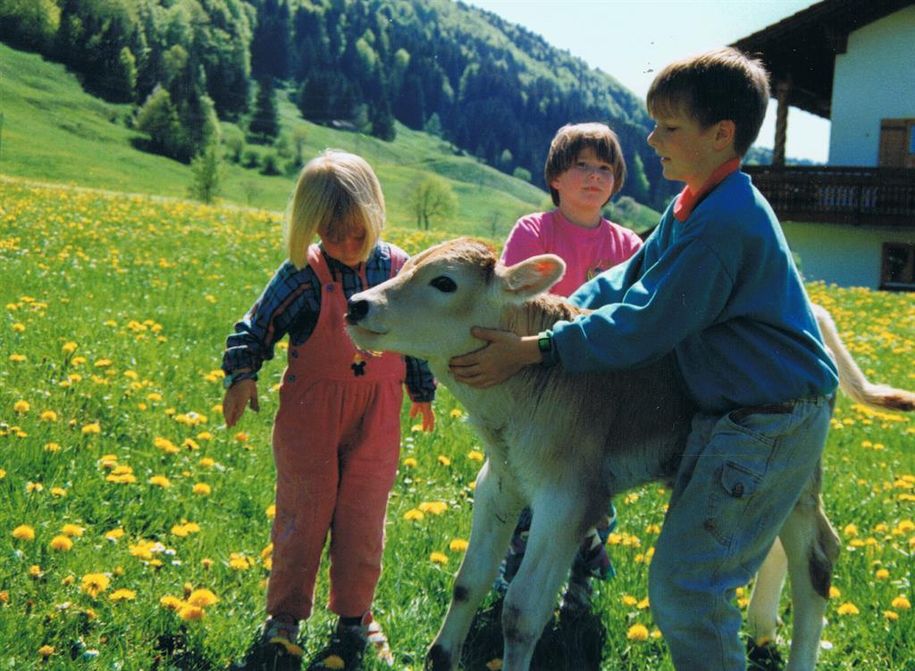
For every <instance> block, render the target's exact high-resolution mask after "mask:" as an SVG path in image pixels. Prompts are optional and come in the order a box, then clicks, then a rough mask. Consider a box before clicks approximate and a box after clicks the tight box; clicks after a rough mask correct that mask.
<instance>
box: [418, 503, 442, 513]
mask: <svg viewBox="0 0 915 671" xmlns="http://www.w3.org/2000/svg"><path fill="white" fill-rule="evenodd" d="M419 509H420V510H421V511H422V512H424V513H431V514H433V515H441V514H442V513H444V512H445V511H446V510H447V509H448V504H447V503H445V502H444V501H424V502H423V503H420V504H419Z"/></svg>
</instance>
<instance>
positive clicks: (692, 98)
mask: <svg viewBox="0 0 915 671" xmlns="http://www.w3.org/2000/svg"><path fill="white" fill-rule="evenodd" d="M646 103H647V107H648V113H649V114H651V115H652V117H655V118H657V117H659V116H661V117H663V116H676V115H677V114H681V113H682V114H684V115H685V116H688V117H691V118H692V119H694V120H695V121H696V122H698V123H699V125H700V126H702V127H703V128H708V127H709V126H711V125H712V124H716V123H718V122H719V121H733V122H734V128H735V131H734V151H736V152H737V154H738V155H740V156H743V155H744V154H746V153H747V150H748V149H749V148H750V145H752V144H753V141H754V140H756V136H757V135H758V134H759V129H760V127H761V126H762V123H763V120H764V119H765V116H766V109H767V108H768V105H769V73H768V72H766V67H765V65H763V63H762V62H761V61H760V60H758V59H755V58H751V57H749V56H747V55H746V54H744V53H742V52H741V51H738V50H737V49H734V48H733V47H724V48H721V49H715V50H714V51H708V52H706V53H703V54H698V55H696V56H691V57H689V58H684V59H682V60H679V61H675V62H674V63H671V64H670V65H668V66H667V67H665V68H664V69H663V70H661V72H659V73H658V75H657V76H656V77H655V78H654V81H653V82H652V83H651V87H649V89H648V95H647V96H646Z"/></svg>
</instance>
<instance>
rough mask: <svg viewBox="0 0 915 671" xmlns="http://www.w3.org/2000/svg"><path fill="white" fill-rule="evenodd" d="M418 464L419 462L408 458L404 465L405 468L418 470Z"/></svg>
mask: <svg viewBox="0 0 915 671" xmlns="http://www.w3.org/2000/svg"><path fill="white" fill-rule="evenodd" d="M418 464H419V462H418V461H416V459H415V458H413V457H407V458H406V459H404V460H403V465H404V467H405V468H416V466H417V465H418Z"/></svg>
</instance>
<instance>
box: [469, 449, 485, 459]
mask: <svg viewBox="0 0 915 671" xmlns="http://www.w3.org/2000/svg"><path fill="white" fill-rule="evenodd" d="M467 458H468V459H470V460H471V461H483V460H485V459H486V455H485V454H483V453H482V452H481V451H480V450H470V452H468V453H467Z"/></svg>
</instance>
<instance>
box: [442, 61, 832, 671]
mask: <svg viewBox="0 0 915 671" xmlns="http://www.w3.org/2000/svg"><path fill="white" fill-rule="evenodd" d="M768 99H769V81H768V75H767V73H766V71H765V69H764V67H763V66H762V64H761V63H759V62H758V61H755V60H751V59H749V58H747V57H746V56H744V55H743V54H741V53H740V52H738V51H736V50H734V49H730V48H726V49H720V50H716V51H713V52H709V53H706V54H701V55H699V56H695V57H692V58H688V59H685V60H683V61H678V62H675V63H672V64H671V65H669V66H667V67H666V68H665V69H664V70H663V71H661V73H659V74H658V76H657V77H656V78H655V80H654V82H653V83H652V86H651V88H650V89H649V91H648V97H647V103H648V110H649V113H650V114H651V116H652V118H653V119H654V120H655V123H656V125H655V128H654V130H653V131H652V132H651V134H650V135H649V136H648V144H649V145H650V146H651V147H652V148H653V149H654V150H655V152H656V153H657V154H658V157H659V158H660V160H661V165H662V168H663V173H664V176H665V177H666V178H667V179H672V180H677V181H682V182H684V183H685V187H684V189H683V191H682V192H681V193H680V194H679V196H677V198H675V199H674V200H673V201H672V202H671V205H670V206H669V207H668V208H667V211H666V212H665V213H664V214H663V215H662V217H661V221H660V223H659V225H658V227H657V229H656V230H655V231H654V233H653V234H652V235H651V237H649V239H648V240H647V241H646V243H645V245H644V246H643V247H642V248H641V249H640V250H639V251H638V252H637V253H636V254H635V255H634V256H633V257H631V258H630V259H629V260H628V261H626V262H624V263H622V264H621V265H619V266H616V267H615V268H612V269H611V270H608V271H606V272H605V273H603V274H601V275H599V276H598V277H596V278H594V279H593V280H591V281H590V282H588V283H586V284H585V285H584V286H582V287H581V288H580V289H579V290H578V291H577V292H576V293H574V294H573V295H572V296H571V297H570V298H571V300H572V301H573V302H574V303H576V304H577V305H580V306H582V307H586V308H591V309H593V310H594V312H592V313H590V314H589V315H587V316H584V317H581V318H578V319H575V320H574V321H570V322H559V323H557V324H555V325H554V327H553V329H552V330H551V331H545V332H543V333H541V334H539V335H538V336H528V337H518V336H516V335H514V334H512V333H506V332H503V331H493V330H487V329H474V331H473V334H474V335H475V336H477V337H478V338H480V339H482V340H485V341H487V342H488V344H487V346H486V347H484V348H483V349H481V350H477V351H476V352H473V353H470V354H467V355H464V356H461V357H456V358H455V359H453V360H452V362H451V364H452V371H453V373H454V375H455V377H456V378H457V379H458V380H459V381H462V382H465V383H467V384H470V385H472V386H477V387H487V386H491V385H494V384H498V383H499V382H501V381H503V380H505V379H507V378H508V377H510V376H511V375H513V374H514V373H516V372H517V371H518V370H520V369H521V368H522V367H523V366H525V365H531V364H541V365H554V364H555V365H561V366H563V367H565V368H566V370H568V371H570V372H576V371H581V372H584V371H599V370H615V369H623V368H630V367H637V366H640V365H643V364H645V363H648V362H650V361H653V360H655V359H658V358H659V357H661V356H664V355H665V354H668V353H670V352H673V353H674V355H675V357H676V361H677V364H678V368H679V370H680V372H681V374H682V377H683V382H684V384H685V386H686V389H688V391H689V393H690V395H691V396H692V398H693V400H694V401H695V402H696V405H697V406H698V408H699V412H698V413H697V415H696V417H695V419H694V421H693V425H692V428H691V432H690V437H689V440H688V442H687V445H686V449H685V453H684V456H683V461H682V463H681V465H680V468H679V471H678V474H677V478H676V481H675V483H674V490H673V493H672V495H671V500H670V505H669V508H668V512H667V517H666V519H665V522H664V526H663V530H662V532H661V535H660V537H659V538H658V542H657V545H656V547H655V555H654V558H653V560H652V563H651V568H650V574H649V585H650V586H649V596H650V600H651V609H652V613H653V616H654V619H655V621H656V623H657V625H658V627H659V628H660V629H661V632H662V633H663V635H664V638H665V640H666V641H667V643H668V646H669V648H670V651H671V656H672V658H673V661H674V665H675V666H676V668H677V669H680V670H688V669H690V670H691V669H703V670H706V671H713V670H722V671H723V670H727V671H732V670H736V669H744V668H745V665H746V662H745V658H744V650H743V646H742V645H741V642H740V638H739V629H740V623H741V615H740V611H739V610H738V609H737V607H736V606H735V605H734V603H733V596H734V593H735V590H736V589H737V588H738V587H741V586H743V585H745V584H746V583H747V581H748V580H749V579H750V578H751V577H752V576H753V574H754V573H755V572H756V570H757V569H758V568H759V566H760V564H761V563H762V561H763V559H764V557H765V555H766V552H767V551H768V549H769V547H770V546H771V545H772V543H773V541H774V540H775V538H776V536H777V534H778V531H779V529H780V528H781V525H782V523H783V522H784V520H785V519H786V518H787V516H788V514H789V513H790V512H791V510H792V508H793V506H794V504H795V502H796V501H797V499H798V497H799V495H800V493H801V491H802V488H803V487H804V484H805V483H806V482H807V480H808V478H810V477H811V475H812V474H813V473H814V470H815V468H816V465H817V462H818V460H819V458H820V456H821V453H822V449H823V445H824V442H825V439H826V433H827V430H828V427H829V419H830V399H831V397H832V395H833V393H834V392H835V389H836V386H837V384H838V377H837V371H836V368H835V365H834V363H833V361H832V359H831V358H830V356H829V354H828V353H827V350H826V348H825V346H824V344H823V341H822V337H821V335H820V332H819V329H818V328H817V325H816V321H815V319H814V317H813V314H812V312H811V308H810V303H809V300H808V298H807V295H806V292H805V290H804V286H803V284H802V282H801V279H800V276H799V274H798V272H797V269H796V268H795V266H794V263H793V261H792V258H791V253H790V251H789V249H788V245H787V243H786V242H785V238H784V236H783V234H782V231H781V228H780V226H779V224H778V220H777V219H776V217H775V214H774V213H773V212H772V209H771V208H770V206H769V204H768V202H766V200H765V198H764V197H763V196H762V195H761V194H760V193H759V191H757V190H756V188H755V187H754V186H753V184H752V183H751V181H750V178H749V176H748V175H746V174H744V173H742V172H740V170H739V168H740V158H741V156H743V154H744V153H745V152H746V151H747V149H748V148H749V147H750V145H751V144H752V143H753V141H754V139H755V138H756V135H757V134H758V132H759V128H760V126H761V125H762V121H763V118H764V116H765V113H766V107H767V104H768Z"/></svg>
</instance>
